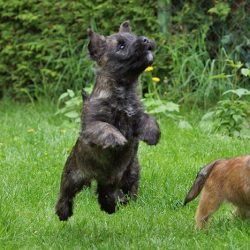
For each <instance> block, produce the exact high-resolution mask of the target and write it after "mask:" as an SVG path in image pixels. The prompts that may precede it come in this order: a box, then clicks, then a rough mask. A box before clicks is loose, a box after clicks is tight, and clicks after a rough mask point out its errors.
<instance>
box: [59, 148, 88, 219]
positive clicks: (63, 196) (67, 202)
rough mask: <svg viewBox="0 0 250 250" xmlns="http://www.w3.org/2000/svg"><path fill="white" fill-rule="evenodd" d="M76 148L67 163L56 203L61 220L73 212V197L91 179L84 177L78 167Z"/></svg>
mask: <svg viewBox="0 0 250 250" xmlns="http://www.w3.org/2000/svg"><path fill="white" fill-rule="evenodd" d="M76 167H77V163H76V156H75V149H74V148H73V150H72V152H71V154H70V155H69V157H68V159H67V162H66V164H65V168H64V172H63V174H62V179H61V187H60V195H59V199H58V202H57V204H56V214H57V215H58V217H59V219H60V220H61V221H65V220H67V219H68V218H69V217H70V216H72V214H73V199H74V197H75V195H76V193H78V192H79V191H81V190H82V188H83V187H84V186H89V185H90V181H88V180H86V179H84V176H83V175H82V172H80V171H79V170H78V169H77V168H76Z"/></svg>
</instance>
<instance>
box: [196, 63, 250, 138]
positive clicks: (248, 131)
mask: <svg viewBox="0 0 250 250" xmlns="http://www.w3.org/2000/svg"><path fill="white" fill-rule="evenodd" d="M227 62H228V65H229V66H230V67H231V68H232V70H231V74H230V75H226V74H224V73H222V74H221V75H219V76H214V77H221V78H227V79H229V78H231V82H232V87H233V89H230V90H227V91H225V92H224V93H223V94H222V96H223V97H224V99H222V100H220V101H219V102H218V103H217V105H216V106H215V107H214V108H213V109H212V111H209V112H207V113H206V114H205V115H204V116H203V118H202V120H201V123H200V126H201V127H202V128H203V129H205V130H207V131H210V132H220V133H223V134H227V135H229V136H240V137H244V138H250V98H249V97H250V91H249V90H248V89H245V88H237V80H238V77H239V72H240V73H241V74H243V75H244V76H246V77H248V69H247V68H242V63H241V62H236V63H235V62H234V61H232V60H228V61H227ZM242 71H243V73H242Z"/></svg>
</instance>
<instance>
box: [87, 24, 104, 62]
mask: <svg viewBox="0 0 250 250" xmlns="http://www.w3.org/2000/svg"><path fill="white" fill-rule="evenodd" d="M87 32H88V36H89V44H88V50H89V55H90V56H91V58H92V59H93V60H95V61H98V60H99V59H100V58H101V56H102V55H103V54H104V51H105V47H106V39H105V37H104V36H101V35H99V34H97V33H95V32H94V31H92V30H91V29H88V30H87Z"/></svg>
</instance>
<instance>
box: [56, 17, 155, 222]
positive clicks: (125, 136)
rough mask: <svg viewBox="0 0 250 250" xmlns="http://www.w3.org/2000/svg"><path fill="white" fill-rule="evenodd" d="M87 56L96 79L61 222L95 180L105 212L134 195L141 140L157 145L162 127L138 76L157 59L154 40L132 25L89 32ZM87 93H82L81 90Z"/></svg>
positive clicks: (66, 177)
mask: <svg viewBox="0 0 250 250" xmlns="http://www.w3.org/2000/svg"><path fill="white" fill-rule="evenodd" d="M88 35H89V38H90V42H89V46H88V49H89V54H90V56H91V58H92V59H93V60H94V61H96V63H97V65H98V70H97V77H96V83H95V86H94V89H93V92H92V93H91V95H90V97H88V98H87V99H85V101H84V108H83V112H82V128H81V132H80V136H79V138H78V140H77V142H76V144H75V146H74V148H73V149H72V152H71V154H70V155H69V157H68V159H67V162H66V164H65V168H64V172H63V174H62V180H61V189H60V195H59V200H58V202H57V205H56V213H57V215H58V216H59V219H60V220H67V219H68V217H70V216H71V215H72V214H73V211H72V210H73V199H74V196H75V195H76V193H77V192H79V191H80V190H82V188H83V187H86V186H88V185H90V182H91V180H93V179H95V180H96V181H97V185H98V186H97V193H98V201H99V203H100V207H101V209H102V210H104V211H106V212H107V213H110V214H111V213H114V212H115V210H116V206H117V202H120V203H122V204H125V203H126V202H127V198H128V197H129V198H136V195H137V190H138V182H139V175H140V166H139V163H138V158H137V150H138V144H139V140H143V141H144V142H146V143H147V144H149V145H155V144H157V143H158V141H159V138H160V130H159V126H158V124H157V122H156V121H155V119H154V118H153V117H151V116H150V115H148V114H146V113H144V111H143V107H142V105H141V103H140V101H139V98H138V96H137V93H136V85H137V84H136V83H137V79H138V76H139V74H140V73H141V72H142V71H143V70H144V69H145V68H146V67H147V66H149V65H151V64H152V62H153V54H152V50H154V48H155V43H154V42H153V41H151V40H149V39H148V38H146V37H138V36H136V35H134V34H132V33H131V30H130V27H129V23H128V22H124V23H122V24H121V26H120V30H119V33H117V34H114V35H111V36H107V37H104V36H101V35H98V34H96V33H94V32H93V31H91V30H88ZM83 95H84V93H83Z"/></svg>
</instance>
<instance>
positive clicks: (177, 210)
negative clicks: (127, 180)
mask: <svg viewBox="0 0 250 250" xmlns="http://www.w3.org/2000/svg"><path fill="white" fill-rule="evenodd" d="M54 113H55V107H54V106H53V105H50V104H48V103H46V102H44V103H40V104H36V105H35V106H32V105H27V104H14V103H12V102H10V101H2V102H0V124H1V129H0V178H1V182H0V183H1V184H0V249H250V230H249V226H250V223H249V221H241V220H239V219H237V218H234V217H233V215H232V207H231V206H230V205H223V206H222V207H221V209H220V210H219V212H217V213H216V214H215V215H214V216H213V218H212V219H211V221H210V223H209V226H208V228H207V229H206V230H203V231H197V230H195V229H194V213H195V209H196V206H197V202H198V199H197V200H195V201H194V202H192V203H190V204H188V205H187V206H186V207H182V201H183V198H184V197H185V194H186V192H187V191H188V189H189V188H190V186H191V184H192V181H193V180H194V178H195V176H196V173H197V171H198V169H199V168H200V167H201V166H203V165H204V164H206V163H208V162H210V161H212V160H214V159H217V158H221V157H228V156H236V155H241V154H247V153H249V152H250V143H249V141H247V140H239V139H235V138H234V139H232V138H228V137H223V136H218V135H207V134H205V133H203V132H202V131H200V130H199V129H198V128H196V126H194V127H195V128H194V129H192V130H180V129H178V127H177V126H176V125H175V124H174V123H173V122H172V121H171V120H166V119H161V120H160V123H161V131H162V137H161V142H160V144H159V145H157V146H156V147H149V146H147V145H145V144H144V143H141V145H140V152H139V158H140V162H141V166H142V173H141V183H140V189H139V198H138V200H137V201H136V202H131V203H130V204H129V205H127V206H126V207H123V208H121V209H120V210H119V211H118V212H117V213H115V214H114V215H108V214H105V213H104V212H101V211H100V209H99V207H98V204H97V199H96V196H95V183H94V184H93V185H92V187H91V188H90V189H88V190H85V191H84V192H82V193H80V194H78V196H77V198H76V200H75V209H74V215H73V217H71V218H70V219H69V221H68V222H60V221H59V220H58V218H57V216H56V215H55V213H54V206H55V202H56V200H57V195H58V191H59V183H60V175H61V172H62V168H63V165H64V162H65V160H66V157H67V155H68V153H69V150H70V149H71V147H72V145H73V143H74V141H75V139H76V137H77V135H78V130H79V128H78V125H77V124H74V123H69V122H67V121H65V119H64V118H63V117H55V116H54ZM194 120H195V119H193V120H192V119H191V123H192V122H193V123H194Z"/></svg>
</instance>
